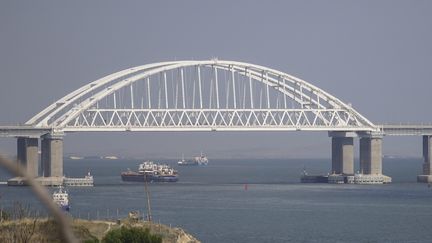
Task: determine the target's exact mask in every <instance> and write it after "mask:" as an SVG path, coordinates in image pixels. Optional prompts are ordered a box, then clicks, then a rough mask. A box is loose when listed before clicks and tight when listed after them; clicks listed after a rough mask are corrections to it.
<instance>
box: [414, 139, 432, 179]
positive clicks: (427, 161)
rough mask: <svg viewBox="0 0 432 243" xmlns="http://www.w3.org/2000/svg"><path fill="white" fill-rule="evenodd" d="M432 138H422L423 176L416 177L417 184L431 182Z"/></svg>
mask: <svg viewBox="0 0 432 243" xmlns="http://www.w3.org/2000/svg"><path fill="white" fill-rule="evenodd" d="M431 153H432V136H431V135H427V136H423V174H422V175H418V176H417V182H425V183H431V182H432V163H431V162H432V154H431Z"/></svg>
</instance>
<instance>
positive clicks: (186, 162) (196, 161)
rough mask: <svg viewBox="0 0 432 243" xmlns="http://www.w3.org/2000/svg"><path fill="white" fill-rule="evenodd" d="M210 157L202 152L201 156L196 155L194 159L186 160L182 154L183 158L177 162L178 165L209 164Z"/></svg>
mask: <svg viewBox="0 0 432 243" xmlns="http://www.w3.org/2000/svg"><path fill="white" fill-rule="evenodd" d="M207 164H208V159H207V156H205V155H204V154H203V153H202V152H201V155H200V156H196V157H195V158H193V160H185V159H184V158H183V155H182V159H181V160H180V161H178V162H177V165H180V166H184V165H207Z"/></svg>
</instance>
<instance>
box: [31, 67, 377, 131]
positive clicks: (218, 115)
mask: <svg viewBox="0 0 432 243" xmlns="http://www.w3.org/2000/svg"><path fill="white" fill-rule="evenodd" d="M26 124H27V125H32V126H35V127H51V128H55V129H59V130H62V131H65V132H68V131H199V130H202V131H211V130H236V131H237V130H238V131H240V130H246V131H253V130H314V131H373V130H376V127H375V126H374V124H372V123H371V122H370V121H368V120H367V119H366V118H365V117H363V116H362V115H360V114H359V113H358V112H357V111H355V110H354V109H353V108H352V107H351V106H350V105H347V104H345V103H343V102H342V101H340V100H339V99H337V98H336V97H334V96H332V95H330V94H329V93H327V92H325V91H323V90H322V89H320V88H318V87H316V86H314V85H312V84H310V83H308V82H306V81H304V80H301V79H299V78H296V77H294V76H291V75H289V74H287V73H284V72H280V71H277V70H274V69H270V68H267V67H263V66H259V65H254V64H250V63H243V62H233V61H221V60H208V61H174V62H163V63H155V64H148V65H143V66H138V67H134V68H129V69H126V70H123V71H120V72H116V73H113V74H111V75H108V76H106V77H103V78H101V79H99V80H96V81H93V82H91V83H89V84H87V85H85V86H83V87H81V88H79V89H77V90H75V91H73V92H72V93H70V94H68V95H66V96H65V97H63V98H61V99H59V100H58V101H56V102H55V103H53V104H51V105H50V106H48V107H47V108H45V109H44V110H43V111H41V112H40V113H39V114H37V115H36V116H34V117H33V118H31V119H30V120H29V121H28V122H27V123H26Z"/></svg>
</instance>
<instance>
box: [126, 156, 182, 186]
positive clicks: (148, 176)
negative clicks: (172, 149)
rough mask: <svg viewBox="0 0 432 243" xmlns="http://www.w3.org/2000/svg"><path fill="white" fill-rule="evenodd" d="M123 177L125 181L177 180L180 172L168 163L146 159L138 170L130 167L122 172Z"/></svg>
mask: <svg viewBox="0 0 432 243" xmlns="http://www.w3.org/2000/svg"><path fill="white" fill-rule="evenodd" d="M121 178H122V180H123V181H135V182H145V181H147V182H176V181H178V173H177V171H176V170H174V169H173V168H171V167H170V166H168V165H163V164H156V163H154V162H153V161H145V162H143V163H141V164H140V165H139V167H138V172H136V171H131V170H130V169H128V171H125V172H122V173H121Z"/></svg>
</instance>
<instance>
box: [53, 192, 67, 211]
mask: <svg viewBox="0 0 432 243" xmlns="http://www.w3.org/2000/svg"><path fill="white" fill-rule="evenodd" d="M53 201H54V203H55V204H57V205H58V206H59V207H60V208H61V209H62V210H63V211H69V210H70V205H69V194H68V193H67V191H66V190H65V189H64V188H63V186H59V187H58V189H57V191H55V192H54V193H53Z"/></svg>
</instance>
